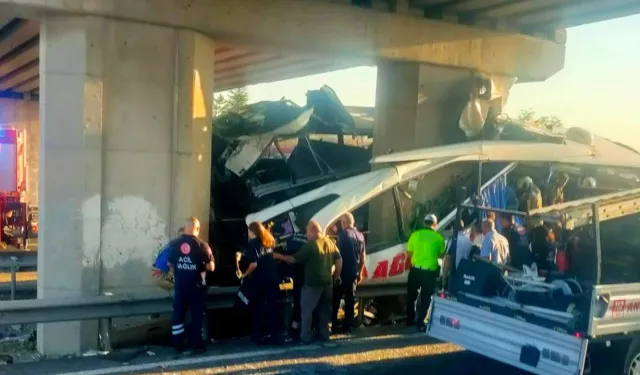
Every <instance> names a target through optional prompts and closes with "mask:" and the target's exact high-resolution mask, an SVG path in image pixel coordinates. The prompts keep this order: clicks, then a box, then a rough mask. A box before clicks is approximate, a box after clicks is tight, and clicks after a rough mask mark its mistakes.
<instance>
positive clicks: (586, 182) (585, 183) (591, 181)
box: [580, 177, 596, 189]
mask: <svg viewBox="0 0 640 375" xmlns="http://www.w3.org/2000/svg"><path fill="white" fill-rule="evenodd" d="M580 187H583V188H587V189H595V187H596V179H595V178H593V177H587V178H584V179H582V182H581V183H580Z"/></svg>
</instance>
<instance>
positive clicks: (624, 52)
mask: <svg viewBox="0 0 640 375" xmlns="http://www.w3.org/2000/svg"><path fill="white" fill-rule="evenodd" d="M638 46H640V16H631V17H625V18H619V19H615V20H610V21H605V22H599V23H594V24H590V25H585V26H580V27H575V28H571V29H569V30H568V32H567V49H566V60H565V66H564V69H563V70H562V71H560V72H559V73H557V74H555V75H554V76H553V77H551V78H549V79H548V80H546V81H545V82H537V83H523V84H516V85H515V86H514V87H513V88H512V89H511V92H510V95H509V102H508V103H507V106H506V108H505V112H506V113H507V114H509V115H510V116H512V117H514V116H517V115H518V113H519V112H520V111H521V110H523V109H529V108H531V109H533V110H534V111H535V112H536V113H537V114H538V115H540V116H542V115H555V116H557V117H558V118H560V119H561V120H562V121H563V123H564V125H565V126H567V127H572V126H579V127H583V128H586V129H588V130H591V131H592V132H594V133H596V134H598V135H601V136H604V137H607V138H610V139H613V140H615V141H619V142H622V143H626V144H628V145H629V146H632V147H635V148H637V149H640V100H639V98H640V95H639V92H640V48H638ZM323 84H326V85H329V86H330V87H332V88H333V89H334V90H335V91H336V93H337V94H338V96H339V97H340V100H341V101H342V102H343V103H344V104H345V105H348V106H370V107H373V106H374V104H375V90H376V68H375V67H359V68H352V69H346V70H341V71H335V72H331V73H325V74H318V75H313V76H307V77H301V78H296V79H291V80H286V81H280V82H274V83H267V84H260V85H254V86H250V87H249V97H250V101H251V102H254V101H259V100H278V99H280V98H281V97H283V96H284V97H286V98H288V99H290V100H293V101H294V102H296V103H298V104H301V105H303V104H305V101H306V98H305V93H306V92H307V90H310V89H317V88H319V87H320V86H322V85H323Z"/></svg>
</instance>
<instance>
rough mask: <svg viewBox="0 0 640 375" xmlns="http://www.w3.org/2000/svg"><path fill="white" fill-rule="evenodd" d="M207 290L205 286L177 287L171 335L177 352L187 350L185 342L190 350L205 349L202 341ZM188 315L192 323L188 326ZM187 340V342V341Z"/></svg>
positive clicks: (174, 296) (174, 297)
mask: <svg viewBox="0 0 640 375" xmlns="http://www.w3.org/2000/svg"><path fill="white" fill-rule="evenodd" d="M206 290H207V288H206V287H205V286H203V285H193V286H191V285H190V286H182V287H177V286H176V289H175V290H174V293H173V322H172V325H171V333H172V339H173V346H174V348H175V349H176V350H183V349H184V348H185V341H186V344H187V346H188V347H189V348H190V349H196V350H199V349H204V348H205V344H204V340H203V339H202V317H203V315H204V313H205V299H206V296H207V293H206ZM187 313H189V318H190V323H189V325H188V326H187V325H186V318H187ZM185 338H186V340H185Z"/></svg>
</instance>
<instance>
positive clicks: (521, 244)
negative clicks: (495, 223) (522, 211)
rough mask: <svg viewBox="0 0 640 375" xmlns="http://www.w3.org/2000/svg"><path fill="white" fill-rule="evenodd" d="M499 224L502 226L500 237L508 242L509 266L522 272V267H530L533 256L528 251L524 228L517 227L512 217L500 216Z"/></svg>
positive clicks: (508, 215)
mask: <svg viewBox="0 0 640 375" xmlns="http://www.w3.org/2000/svg"><path fill="white" fill-rule="evenodd" d="M500 224H501V225H502V235H503V236H505V237H506V238H507V241H509V256H510V261H509V263H508V265H509V266H511V267H513V268H516V269H518V270H522V266H524V265H527V266H531V264H532V263H533V254H531V250H530V249H529V239H528V237H527V231H526V229H525V228H524V227H521V226H519V225H518V224H516V223H515V222H514V220H513V215H510V214H502V215H500Z"/></svg>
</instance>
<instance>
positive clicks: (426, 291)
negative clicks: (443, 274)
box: [407, 267, 438, 326]
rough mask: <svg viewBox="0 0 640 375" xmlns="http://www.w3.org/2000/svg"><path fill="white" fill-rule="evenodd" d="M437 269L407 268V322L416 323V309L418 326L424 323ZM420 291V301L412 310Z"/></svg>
mask: <svg viewBox="0 0 640 375" xmlns="http://www.w3.org/2000/svg"><path fill="white" fill-rule="evenodd" d="M437 279H438V271H437V270H436V271H430V270H423V269H420V268H415V267H412V268H411V270H409V280H408V281H407V324H414V323H416V310H417V315H418V322H417V323H418V326H423V325H424V319H425V318H426V317H427V311H428V310H429V305H430V304H431V296H432V295H433V292H434V291H435V289H436V280H437ZM418 291H420V301H419V302H418V307H417V308H416V309H415V310H414V305H415V303H416V299H418Z"/></svg>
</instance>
